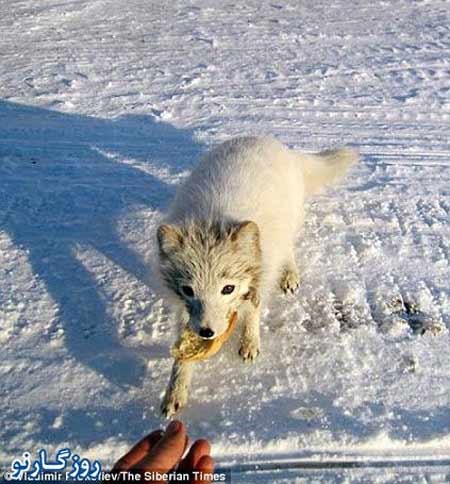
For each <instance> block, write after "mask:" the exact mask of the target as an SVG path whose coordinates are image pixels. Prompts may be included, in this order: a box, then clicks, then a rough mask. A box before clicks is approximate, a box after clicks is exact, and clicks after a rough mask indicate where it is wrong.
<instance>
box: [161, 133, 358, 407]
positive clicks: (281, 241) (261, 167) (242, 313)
mask: <svg viewBox="0 0 450 484" xmlns="http://www.w3.org/2000/svg"><path fill="white" fill-rule="evenodd" d="M357 160H358V155H357V153H356V152H355V151H352V150H350V149H342V150H335V151H327V152H324V153H319V154H301V153H297V152H294V151H292V150H290V149H288V148H287V147H285V146H283V145H282V144H281V143H280V142H278V141H277V140H275V139H274V138H271V137H265V138H259V137H245V138H244V137H243V138H236V139H233V140H230V141H227V142H225V143H223V144H221V145H220V146H218V147H217V148H215V149H213V150H212V151H210V152H209V153H207V154H206V155H205V156H204V157H203V158H202V160H201V161H200V163H199V164H198V166H197V167H196V168H195V169H194V170H193V172H192V174H191V175H190V177H189V178H188V179H187V180H186V182H185V183H184V184H183V185H182V186H181V187H180V188H179V189H178V191H177V194H176V197H175V200H174V202H173V204H172V206H171V209H170V212H169V214H168V216H167V218H166V223H167V224H170V226H171V227H185V228H186V227H192V226H195V225H196V224H204V227H206V228H205V229H204V230H207V227H208V224H209V223H213V222H217V221H218V222H220V224H223V226H225V227H226V226H234V225H236V226H237V224H239V223H242V222H244V221H253V222H254V223H255V224H256V225H257V227H258V229H259V244H260V249H261V269H262V270H261V278H260V281H259V284H258V287H257V292H258V294H257V296H258V297H257V300H258V303H253V304H250V303H249V302H248V301H242V296H243V295H244V294H245V292H246V291H248V290H249V284H250V282H249V280H245V278H238V279H239V280H233V281H230V280H226V278H225V279H222V278H221V276H220V275H219V274H220V271H219V269H220V270H222V269H223V268H225V267H227V265H229V266H232V265H233V259H232V257H233V256H232V254H233V253H236V252H235V251H236V249H234V252H233V250H231V245H232V244H233V243H234V244H236V243H239V240H238V242H231V239H230V240H229V239H228V238H227V237H224V240H225V241H224V243H223V246H224V247H223V248H222V249H221V250H219V252H217V254H216V253H214V254H213V256H212V257H213V258H216V259H218V260H219V259H220V260H219V262H218V263H217V264H216V265H211V267H209V268H208V269H202V270H208V271H209V272H208V274H206V273H205V274H203V275H202V277H200V278H199V277H197V278H196V277H195V274H194V275H193V276H192V278H191V279H190V282H189V283H190V284H192V285H193V287H194V286H195V287H194V288H195V297H196V298H198V301H201V302H202V303H201V304H202V306H201V307H202V311H201V312H200V313H199V314H200V315H201V316H198V314H197V315H196V316H195V317H194V316H192V314H194V311H189V312H190V313H191V315H190V316H189V315H188V314H186V310H184V311H183V309H182V310H181V312H182V318H183V320H184V323H186V322H187V323H188V324H189V323H190V324H192V326H193V327H194V328H195V329H196V330H198V329H199V328H200V327H202V325H204V324H207V325H208V327H211V328H212V329H213V330H214V331H215V332H216V335H217V334H220V333H222V332H223V331H224V330H225V329H226V322H227V317H228V316H229V312H230V311H231V310H237V311H238V314H239V318H240V320H241V322H242V324H243V333H242V343H241V350H240V353H241V355H242V357H243V358H244V359H250V360H252V359H253V358H255V357H256V356H257V354H258V352H259V315H260V311H261V305H262V304H265V303H266V302H267V299H268V296H269V295H270V293H271V291H272V290H273V288H274V287H275V286H277V285H279V286H281V288H282V289H283V290H284V291H285V292H287V291H291V292H293V291H294V290H295V289H296V288H297V286H298V284H299V277H298V272H297V268H296V264H295V260H294V243H295V239H296V236H297V234H298V231H299V228H300V226H301V224H302V222H303V211H304V210H303V206H304V198H305V196H307V195H310V194H313V193H316V192H317V191H318V190H320V189H321V188H322V187H323V186H325V185H327V184H328V183H331V182H334V181H335V180H337V179H338V178H340V177H341V176H342V175H343V174H344V173H345V172H346V171H347V169H348V168H349V167H350V166H351V165H352V164H354V163H356V162H357ZM201 226H203V225H201ZM249 227H250V226H247V228H246V229H245V230H247V232H249V231H250V228H251V227H250V228H249ZM252 227H254V224H253V225H252ZM236 231H238V229H236ZM188 233H189V229H186V231H185V232H184V235H179V237H181V238H182V237H185V238H186V237H187V236H186V234H188ZM247 237H250V233H249V234H247ZM241 238H242V239H244V236H242V237H241ZM192 240H193V241H192ZM192 240H191V242H190V243H189V244H187V245H189V255H187V254H186V255H185V259H186V261H188V258H189V261H192V258H194V259H196V257H198V256H197V255H196V254H198V251H196V250H194V249H196V245H195V244H196V242H195V240H196V239H195V237H194V239H192ZM159 242H160V249H161V247H162V245H164V243H163V242H162V241H161V239H160V240H159ZM192 244H194V247H192ZM227 248H229V250H227ZM161 250H162V249H161ZM239 250H240V249H239ZM167 254H168V255H167ZM167 254H166V255H167V258H168V259H167V261H166V262H171V261H170V258H171V254H170V251H168V252H167ZM177 257H178V259H177V262H176V263H177V264H179V263H180V260H181V261H182V260H183V254H181V255H180V254H178V255H177ZM245 257H252V256H251V254H248V255H245ZM200 258H201V257H200ZM172 262H173V261H172ZM172 262H171V263H172ZM174 263H175V262H174ZM207 263H208V261H203V265H205V264H207ZM211 264H212V263H211ZM162 265H163V261H162ZM199 266H201V263H199ZM193 267H196V265H195V264H194V266H193ZM190 270H191V272H192V271H193V272H195V269H190ZM197 276H198V275H197ZM205 281H206V282H205ZM231 283H232V284H233V285H236V294H235V296H234V297H233V298H231V297H230V296H224V295H222V294H221V293H220V288H221V287H223V285H224V284H231ZM177 284H178V283H177ZM180 284H181V283H180ZM181 299H183V298H181ZM181 302H182V306H181V307H182V308H183V303H186V304H187V305H188V306H189V304H190V303H189V301H181ZM207 311H209V313H210V314H206V312H207ZM194 320H195V321H194ZM191 367H192V364H189V365H187V364H182V363H181V364H180V363H176V365H175V366H174V370H173V372H172V378H171V382H170V384H169V388H168V391H167V393H166V397H165V399H164V402H163V405H162V409H163V412H164V413H165V414H166V415H171V414H173V413H175V412H176V411H177V410H178V409H179V408H181V406H182V405H184V404H185V402H186V400H187V388H188V385H189V380H190V372H191Z"/></svg>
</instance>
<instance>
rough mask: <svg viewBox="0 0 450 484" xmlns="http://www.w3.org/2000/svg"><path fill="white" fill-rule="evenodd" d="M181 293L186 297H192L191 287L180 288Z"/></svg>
mask: <svg viewBox="0 0 450 484" xmlns="http://www.w3.org/2000/svg"><path fill="white" fill-rule="evenodd" d="M181 292H182V293H183V294H184V295H185V296H186V297H194V290H193V289H192V287H191V286H181Z"/></svg>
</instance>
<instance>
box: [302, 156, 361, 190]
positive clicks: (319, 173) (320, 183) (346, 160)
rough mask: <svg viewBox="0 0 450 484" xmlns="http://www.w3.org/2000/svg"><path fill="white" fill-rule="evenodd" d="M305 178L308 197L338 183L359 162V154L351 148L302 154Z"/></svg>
mask: <svg viewBox="0 0 450 484" xmlns="http://www.w3.org/2000/svg"><path fill="white" fill-rule="evenodd" d="M300 157H301V162H302V167H303V178H304V181H305V190H306V194H307V195H312V194H314V193H317V192H319V191H320V190H321V189H322V188H324V187H325V186H326V185H329V184H331V183H334V182H337V181H338V180H339V179H340V178H342V177H343V176H344V174H345V173H346V172H347V171H348V170H349V168H350V167H351V166H353V165H355V164H356V163H358V160H359V153H358V152H357V151H356V150H352V149H350V148H341V149H337V150H328V151H322V152H321V153H316V154H301V155H300Z"/></svg>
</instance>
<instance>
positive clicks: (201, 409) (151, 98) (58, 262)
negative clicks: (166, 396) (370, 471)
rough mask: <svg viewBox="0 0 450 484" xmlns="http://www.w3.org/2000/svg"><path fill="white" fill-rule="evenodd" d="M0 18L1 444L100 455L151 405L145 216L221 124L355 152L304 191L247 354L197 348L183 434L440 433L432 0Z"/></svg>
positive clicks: (26, 13) (438, 106)
mask: <svg viewBox="0 0 450 484" xmlns="http://www.w3.org/2000/svg"><path fill="white" fill-rule="evenodd" d="M163 4H164V5H163ZM219 4H220V7H219ZM0 31H1V36H0V52H1V57H0V98H1V101H0V304H1V306H0V325H1V330H0V342H1V344H2V358H1V361H0V382H1V395H2V398H1V399H0V461H1V463H3V464H4V465H6V464H8V465H9V463H10V462H11V459H12V458H13V457H17V456H20V455H21V453H22V452H23V451H25V450H29V451H31V452H36V451H37V449H39V448H41V447H44V448H46V449H48V450H49V451H50V452H51V451H53V450H55V449H57V448H61V447H62V445H63V444H64V445H65V444H67V445H69V446H70V447H71V448H72V449H76V450H78V451H79V452H81V453H83V454H84V455H86V456H88V457H89V456H91V457H94V456H95V457H96V458H100V459H101V461H102V462H103V463H104V465H107V464H111V463H112V462H113V461H114V460H115V459H117V457H118V456H119V455H120V454H121V452H122V451H124V450H125V449H126V448H127V447H128V446H129V445H130V444H131V443H132V442H134V441H135V440H136V439H138V438H139V437H140V436H141V435H142V434H143V433H145V432H146V431H147V430H151V429H153V428H155V427H158V426H159V425H162V424H164V422H163V421H162V419H161V418H160V416H159V412H158V406H159V402H160V398H161V395H162V392H163V391H164V388H165V385H166V382H167V379H168V376H169V372H170V359H169V356H168V348H169V346H170V344H171V342H172V340H173V338H174V333H173V328H174V322H173V320H172V319H171V316H170V313H169V311H168V308H167V307H166V306H165V305H164V302H163V300H162V299H161V296H160V292H159V290H158V287H157V284H156V282H155V278H154V276H153V274H152V267H153V262H154V258H155V244H154V233H155V229H156V227H157V225H158V221H159V220H160V218H161V215H162V213H163V212H164V209H165V207H166V206H167V203H168V201H169V200H170V198H171V196H172V195H173V193H174V190H175V188H176V185H177V183H179V182H180V180H182V179H183V177H185V176H186V174H187V173H188V172H189V170H190V169H191V167H192V166H193V164H194V163H195V160H196V158H197V156H198V155H199V153H201V152H202V151H204V150H205V149H207V147H208V146H209V145H211V144H214V143H216V142H219V141H221V140H224V139H227V138H229V137H231V136H234V135H237V134H242V133H245V134H261V133H271V134H273V135H275V136H277V137H278V138H279V139H280V140H282V141H283V142H285V143H287V144H288V145H290V146H292V147H295V148H298V149H304V150H316V149H322V148H328V147H335V146H339V145H342V144H351V145H354V146H357V147H359V148H360V150H361V152H362V154H363V161H362V163H361V165H360V166H358V167H357V168H356V169H355V170H353V172H352V173H351V174H350V176H349V177H348V178H347V179H346V181H345V182H344V183H343V184H342V185H341V186H339V187H336V188H335V189H333V190H329V191H328V192H326V193H325V194H323V195H321V196H319V197H316V198H314V199H312V200H311V201H310V202H309V204H308V209H307V213H308V217H307V222H306V225H305V228H304V233H303V234H302V236H301V238H300V240H299V243H298V246H297V257H298V261H299V264H300V267H301V272H302V285H301V289H300V292H299V293H298V295H296V296H290V297H283V296H281V295H278V294H276V295H274V298H273V304H272V306H271V307H270V309H269V310H268V311H266V313H265V314H264V319H263V327H262V337H263V339H262V343H263V351H262V354H261V356H260V358H259V360H258V361H257V362H256V363H255V364H254V365H251V366H249V365H245V364H243V363H242V362H241V361H240V359H239V358H238V356H237V345H236V341H230V342H229V343H227V345H226V348H225V351H223V352H222V353H221V354H220V355H219V356H218V357H215V358H214V359H211V360H210V361H208V362H206V363H202V364H201V365H200V366H201V372H198V373H197V375H196V377H195V380H194V385H193V389H192V392H191V400H190V403H189V406H188V408H187V409H186V410H185V411H184V412H183V413H182V419H183V420H184V421H185V422H186V423H187V425H188V428H189V431H190V434H191V436H192V437H193V438H197V437H201V436H203V437H207V438H209V439H210V440H211V441H212V443H213V447H214V450H215V456H216V458H217V460H218V461H219V462H220V463H221V464H224V465H225V464H232V463H233V462H241V463H242V462H252V461H255V460H258V459H259V460H263V461H264V460H268V459H271V460H273V459H278V458H279V459H283V458H286V459H287V458H289V459H296V458H303V457H304V458H308V459H323V458H325V457H327V458H332V457H333V456H337V457H342V456H346V455H352V456H371V458H374V456H375V457H376V456H394V457H395V458H398V457H399V456H409V457H411V456H412V457H413V458H418V457H420V456H422V457H430V456H432V457H433V458H439V457H444V456H446V455H448V454H449V452H450V352H449V334H448V328H450V316H449V313H450V289H449V280H450V266H449V255H450V217H449V215H450V127H449V126H450V54H449V52H450V7H449V4H448V2H446V1H439V0H423V1H419V0H417V1H413V0H408V1H406V0H395V1H394V0H391V1H389V0H383V1H382V0H376V1H369V0H359V1H354V2H349V1H347V0H336V1H333V2H329V1H326V0H320V1H312V0H311V1H305V2H298V1H295V0H292V1H283V2H281V1H280V2H272V1H263V2H261V1H259V0H246V1H245V2H232V1H223V2H213V1H212V0H204V1H200V0H198V1H197V0H196V1H184V2H181V1H172V2H156V1H150V0H130V1H128V2H126V8H125V7H124V3H123V2H121V1H119V0H109V1H108V0H77V1H71V2H68V1H59V0H58V1H56V0H39V1H36V0H21V1H12V2H7V1H3V2H0ZM443 472H448V468H447V471H443ZM324 476H325V474H324ZM391 477H392V476H391ZM444 477H445V476H444ZM274 479H275V478H274ZM287 479H288V480H287V481H280V482H289V478H287ZM272 482H275V481H274V480H273V481H272ZM290 482H292V481H290Z"/></svg>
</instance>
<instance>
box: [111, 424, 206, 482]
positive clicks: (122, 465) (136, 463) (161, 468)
mask: <svg viewBox="0 0 450 484" xmlns="http://www.w3.org/2000/svg"><path fill="white" fill-rule="evenodd" d="M188 446H189V439H188V436H187V433H186V428H185V426H184V425H183V423H182V422H180V421H178V420H174V421H172V422H171V423H170V424H169V425H168V427H167V429H166V431H165V432H164V431H163V430H155V431H154V432H152V433H151V434H149V435H147V436H146V437H144V438H143V439H142V440H140V441H139V442H138V443H137V444H136V445H135V446H134V447H133V448H132V449H131V450H130V451H129V452H128V453H126V454H125V455H124V456H123V457H121V458H120V459H119V460H118V461H117V462H116V464H115V465H114V467H113V469H112V472H122V471H128V472H131V473H139V474H143V475H144V479H145V478H146V477H148V478H149V479H148V480H146V482H147V483H158V482H164V481H163V480H161V479H160V480H158V479H154V478H153V477H155V475H156V473H159V474H164V473H170V472H172V471H175V470H176V471H177V472H178V473H190V474H191V479H190V481H184V482H189V483H190V484H208V483H210V482H211V480H210V479H209V478H208V476H205V475H204V474H211V473H212V472H213V471H214V461H213V459H212V458H211V456H210V455H209V454H210V451H211V446H210V445H209V442H208V441H207V440H204V439H200V440H197V441H195V442H194V444H193V445H192V447H191V448H190V449H189V451H188V453H187V454H186V457H185V458H184V459H183V458H182V457H183V454H184V453H185V451H186V449H187V448H188Z"/></svg>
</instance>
